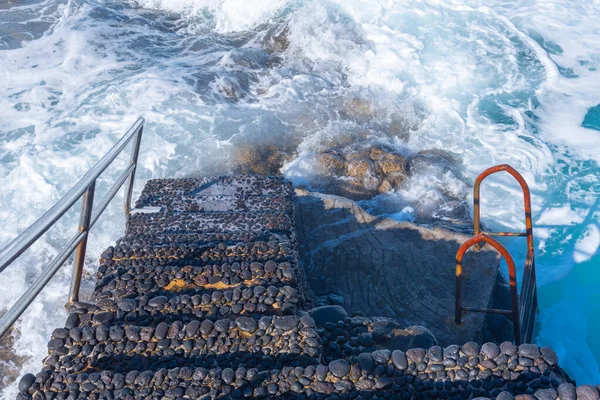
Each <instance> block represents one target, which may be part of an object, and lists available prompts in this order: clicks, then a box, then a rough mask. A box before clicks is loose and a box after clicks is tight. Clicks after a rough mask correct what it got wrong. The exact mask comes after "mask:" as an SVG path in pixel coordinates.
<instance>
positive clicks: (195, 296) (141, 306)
mask: <svg viewBox="0 0 600 400" xmlns="http://www.w3.org/2000/svg"><path fill="white" fill-rule="evenodd" d="M303 301H304V299H303V298H302V297H299V296H298V291H297V290H296V289H295V288H293V287H291V286H283V287H275V286H268V287H267V286H261V285H258V286H240V287H236V288H234V289H227V290H204V291H202V293H197V292H189V293H175V294H174V293H169V292H158V293H144V295H141V296H140V297H135V298H121V299H119V298H116V297H112V296H111V297H106V298H102V299H99V300H98V302H97V303H96V305H95V307H94V308H89V309H85V310H79V311H76V310H74V311H73V312H76V313H77V316H76V317H73V318H76V320H75V321H73V323H74V325H73V326H82V325H87V324H91V325H98V324H113V325H114V324H119V323H121V324H122V323H130V324H136V325H141V326H148V325H157V324H158V323H159V322H168V323H171V322H174V321H182V322H189V321H191V320H194V319H200V320H202V319H211V320H214V319H221V318H234V319H235V318H237V317H238V316H255V317H260V316H261V315H290V314H295V312H296V310H297V308H298V306H302V303H303Z"/></svg>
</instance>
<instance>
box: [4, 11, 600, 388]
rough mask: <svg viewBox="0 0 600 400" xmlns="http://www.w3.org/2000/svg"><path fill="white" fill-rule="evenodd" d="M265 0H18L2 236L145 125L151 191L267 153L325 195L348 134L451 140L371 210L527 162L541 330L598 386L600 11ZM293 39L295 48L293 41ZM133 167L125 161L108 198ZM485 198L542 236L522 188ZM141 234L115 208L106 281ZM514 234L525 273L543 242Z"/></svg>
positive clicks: (7, 281)
mask: <svg viewBox="0 0 600 400" xmlns="http://www.w3.org/2000/svg"><path fill="white" fill-rule="evenodd" d="M249 4H250V3H248V2H243V1H241V0H214V1H213V0H137V1H134V0H129V1H112V0H27V1H19V2H14V1H9V2H7V1H4V2H2V1H1V0H0V185H1V186H2V190H1V191H0V206H1V207H0V221H2V223H3V229H2V230H0V245H4V244H6V243H8V241H9V240H10V239H11V238H13V237H14V236H15V235H17V234H18V233H19V232H21V231H22V230H23V229H25V228H26V227H27V226H28V225H29V224H31V223H32V222H34V221H35V219H36V218H37V217H39V216H40V215H41V214H42V213H43V212H44V211H45V210H46V209H48V208H49V207H50V206H51V205H52V204H53V203H54V202H55V201H57V200H58V199H59V198H60V196H61V195H63V194H64V193H66V192H67V191H68V189H69V188H70V187H71V186H72V185H73V183H74V182H76V181H77V179H79V178H80V177H81V176H82V175H83V174H84V173H85V171H86V170H87V169H88V168H89V167H90V166H91V165H93V163H94V162H96V161H97V160H98V159H99V158H100V157H101V156H102V155H103V154H104V153H105V152H106V151H107V150H108V149H109V148H110V147H111V146H112V144H114V143H115V142H116V140H118V137H119V135H120V134H121V133H122V132H124V131H125V130H126V129H127V127H128V126H129V125H131V124H132V123H133V122H134V121H135V119H136V118H137V117H138V116H144V117H145V118H146V119H147V121H148V123H147V125H146V129H145V133H144V142H143V145H142V151H141V156H140V161H141V167H140V168H139V170H138V177H139V178H140V179H139V183H140V184H141V183H142V182H143V181H144V180H145V179H149V178H154V177H166V176H175V177H177V176H188V175H200V174H217V173H229V172H231V171H232V170H233V167H234V165H235V160H236V153H237V152H238V151H239V150H240V149H242V148H244V146H246V145H248V144H267V145H273V146H275V147H278V148H281V149H284V150H285V151H286V152H288V155H289V162H287V163H286V164H285V165H284V166H283V168H282V170H281V172H282V173H283V174H284V175H285V176H287V177H289V178H291V179H293V180H294V182H296V183H297V184H305V185H309V186H310V185H312V184H313V183H314V182H315V179H316V178H315V176H314V175H315V171H314V166H315V153H316V152H317V151H319V150H322V149H323V148H326V147H327V146H329V145H330V143H336V141H340V140H342V139H341V138H343V140H346V139H347V138H351V139H352V138H353V139H352V140H354V141H356V142H357V143H355V144H357V145H359V146H362V145H371V144H378V145H379V144H382V145H386V146H389V147H392V148H394V149H395V150H396V151H397V152H400V153H401V154H404V155H406V156H407V157H410V156H413V155H415V154H416V153H418V152H419V151H422V150H433V151H439V150H444V151H449V152H452V154H453V155H454V156H455V157H456V158H457V159H458V160H459V161H458V162H457V163H456V165H453V166H452V167H448V168H446V167H445V166H444V165H443V163H439V164H436V165H432V166H430V167H429V168H424V169H423V170H421V171H420V172H419V173H416V174H415V175H414V176H413V177H412V178H411V179H410V180H409V181H408V182H407V183H406V185H405V186H404V187H403V188H402V189H400V190H398V191H397V192H394V193H391V194H388V195H383V196H378V197H376V198H374V199H371V200H370V201H368V202H366V203H365V206H368V208H369V209H370V210H372V212H374V213H382V214H388V215H393V216H395V217H396V218H399V219H410V220H414V221H416V222H418V223H431V222H432V221H433V222H436V221H437V222H439V221H440V220H449V219H452V218H455V217H456V216H457V215H462V214H461V213H462V211H461V210H463V207H464V206H465V204H470V203H471V198H470V196H471V185H472V183H473V180H474V179H475V177H476V176H477V175H478V174H479V173H480V172H481V171H482V170H484V169H485V168H487V167H489V166H491V165H495V164H502V163H509V164H511V165H513V166H514V167H515V168H516V169H517V170H519V171H520V172H521V173H522V174H523V175H524V177H525V179H526V180H527V182H528V183H529V185H530V187H531V190H532V202H533V215H534V233H535V244H536V254H537V271H538V284H539V299H540V314H539V317H538V324H537V335H536V342H538V343H540V344H545V345H550V346H552V347H554V348H555V349H556V350H557V352H558V353H559V355H560V357H561V365H562V366H563V367H564V368H565V369H566V370H567V371H568V372H569V373H570V374H571V375H572V376H573V377H575V378H576V379H577V382H578V383H580V384H582V383H596V384H598V383H600V372H599V367H598V362H599V360H600V344H599V342H598V341H597V339H596V338H598V337H600V323H599V322H598V321H599V319H598V316H599V315H598V314H599V313H600V306H599V304H600V302H599V301H598V300H599V299H598V296H599V295H598V293H599V291H598V290H597V287H598V284H599V283H600V282H599V281H600V272H598V271H599V270H600V268H599V267H600V255H599V253H598V248H599V246H600V226H598V221H599V219H600V212H599V210H598V205H599V201H600V200H599V198H600V178H599V177H600V168H599V166H598V162H600V151H599V150H600V134H599V133H598V130H599V123H600V122H599V121H600V118H599V117H600V116H599V113H600V107H599V106H598V105H599V104H600V57H599V56H598V55H599V54H600V31H599V30H598V28H597V26H598V23H597V21H598V20H600V4H598V2H597V1H592V2H564V1H559V0H555V1H551V0H538V1H535V0H527V1H525V0H522V1H521V0H514V1H506V0H499V1H483V0H470V1H464V0H460V1H459V0H414V1H389V0H369V1H366V0H365V1H359V0H357V1H350V0H331V1H326V0H306V1H304V0H302V1H296V0H295V1H286V0H255V1H253V2H251V6H249ZM274 37H279V38H283V39H281V40H280V41H279V43H278V44H277V45H276V46H274V45H273V40H274V39H273V38H274ZM356 104H359V105H360V107H355V106H353V105H356ZM126 162H127V161H126V159H125V158H124V159H122V160H119V162H118V163H117V165H116V167H115V168H113V169H110V170H109V171H107V175H106V177H105V178H104V179H103V180H102V181H101V182H99V184H98V187H99V191H102V190H106V188H107V187H108V185H109V183H110V181H111V179H114V178H115V177H116V176H118V168H117V167H123V166H124V165H126ZM32 187H33V188H35V190H31V188H32ZM139 189H140V188H139V187H137V188H136V190H139ZM482 195H483V202H482V207H483V210H482V215H483V220H484V222H485V223H486V225H488V226H489V227H492V228H494V229H502V230H522V229H524V223H523V209H522V199H521V194H520V188H519V187H518V185H517V184H516V183H515V182H514V181H512V180H511V179H509V177H507V176H494V177H493V178H491V179H490V180H489V182H486V183H485V184H484V186H483V188H482ZM469 207H470V206H469ZM463 216H464V215H463ZM76 224H77V216H76V215H75V213H73V214H70V215H68V216H67V217H66V218H65V220H62V221H61V222H60V224H59V225H58V226H57V227H56V228H55V229H53V230H52V231H51V232H50V233H49V235H48V236H47V237H45V239H44V240H43V241H42V242H41V243H39V244H38V245H36V246H35V247H34V248H33V249H32V251H31V252H29V253H27V254H25V255H24V257H22V258H21V259H20V260H19V262H18V263H16V264H15V265H14V266H12V267H11V268H10V269H9V270H8V271H7V272H8V274H6V276H4V275H3V276H2V278H1V279H2V283H3V290H2V291H1V292H0V302H1V303H2V304H4V305H6V306H8V305H9V304H11V303H12V302H14V301H15V299H16V298H17V297H18V295H19V294H20V293H21V292H22V290H23V289H24V288H25V287H27V286H28V285H29V284H30V283H31V282H32V280H33V279H34V277H35V276H37V274H39V272H40V271H41V269H42V266H43V265H44V262H46V261H47V260H48V259H49V258H50V257H51V256H52V255H53V254H56V252H57V249H58V248H59V247H60V244H62V243H65V241H66V240H67V238H68V237H69V236H70V234H71V233H72V232H73V231H72V229H74V228H75V227H76ZM122 226H123V216H122V214H121V211H120V208H119V205H118V204H115V205H114V206H111V207H110V208H109V209H108V211H107V214H106V216H105V218H104V219H102V220H101V221H100V223H99V225H98V226H97V230H96V232H95V233H94V235H95V236H94V237H93V240H92V241H91V243H92V244H91V247H90V249H89V254H90V259H89V260H88V262H89V265H88V270H87V273H88V275H87V278H86V280H85V282H84V285H85V287H86V288H87V289H88V290H89V288H90V287H91V285H92V279H91V276H92V272H93V270H94V268H95V266H96V257H95V256H92V255H97V254H100V252H101V250H102V249H103V248H104V247H106V246H107V245H108V244H109V243H111V242H112V241H114V239H115V238H117V237H118V236H119V235H120V234H121V233H122ZM505 243H506V244H507V246H509V248H510V250H511V251H512V252H514V254H515V255H516V259H517V260H518V261H519V265H520V264H521V263H522V261H523V255H524V246H525V245H524V243H522V242H519V241H518V239H513V240H510V241H508V240H507V241H506V242H505ZM68 285H69V272H68V267H67V268H64V270H63V271H61V272H59V274H58V275H57V276H56V278H55V279H53V281H52V282H51V284H50V287H49V288H48V289H47V290H45V291H44V292H42V295H41V297H40V298H39V299H38V300H37V301H36V302H35V303H34V304H33V305H32V307H31V308H30V309H29V310H28V311H27V313H26V314H25V318H24V319H23V320H22V321H21V322H19V323H18V325H17V330H16V333H15V335H14V343H13V344H12V348H11V349H10V350H11V351H12V352H14V354H15V357H14V360H0V370H1V371H3V373H4V374H5V376H4V377H3V378H0V389H1V388H3V387H6V389H5V390H4V392H3V395H5V396H6V397H7V398H11V396H12V395H13V394H14V393H15V390H16V387H15V383H14V382H15V381H14V376H17V375H19V374H20V373H22V372H24V371H33V370H38V369H39V368H40V366H41V360H42V358H43V356H44V354H45V348H46V342H47V340H48V337H49V335H50V333H51V331H52V328H53V326H54V321H57V320H60V319H62V318H64V311H63V310H62V307H63V305H64V303H65V301H66V297H65V296H66V295H65V294H66V293H67V291H68ZM39 321H45V322H47V323H39Z"/></svg>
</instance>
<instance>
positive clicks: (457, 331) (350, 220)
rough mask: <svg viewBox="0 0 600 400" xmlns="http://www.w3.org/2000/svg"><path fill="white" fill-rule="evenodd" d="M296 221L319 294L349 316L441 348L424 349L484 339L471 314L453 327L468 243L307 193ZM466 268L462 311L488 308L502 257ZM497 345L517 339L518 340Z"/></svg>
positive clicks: (485, 256)
mask: <svg viewBox="0 0 600 400" xmlns="http://www.w3.org/2000/svg"><path fill="white" fill-rule="evenodd" d="M296 221H298V225H297V231H298V236H299V243H300V246H301V247H300V253H301V257H302V262H303V265H304V267H305V268H306V270H307V271H306V276H307V277H308V279H309V283H310V286H311V289H312V290H313V291H314V293H315V295H317V296H324V295H327V294H329V293H338V294H340V295H341V296H343V298H344V300H345V304H344V308H346V309H347V311H348V312H349V313H354V312H361V313H363V314H365V315H373V314H375V315H377V314H384V316H387V317H390V318H393V319H395V320H397V321H400V322H401V325H402V326H403V327H406V326H410V325H413V324H417V323H418V324H419V325H424V326H426V327H427V328H428V329H430V331H431V332H432V333H433V336H434V337H435V338H436V339H437V342H438V343H435V342H434V343H431V341H430V342H429V343H427V344H425V343H420V344H419V345H421V346H423V347H427V348H429V347H431V346H432V345H434V344H439V345H448V344H452V343H465V342H468V341H470V340H473V341H481V340H482V338H483V335H484V332H485V331H486V326H485V315H484V314H481V313H466V314H465V315H464V318H463V325H461V326H457V325H455V324H454V322H453V319H454V299H455V293H454V283H455V268H456V265H455V256H456V252H457V250H458V248H459V246H460V244H461V243H462V242H463V241H464V240H466V239H467V237H466V236H464V235H461V234H457V233H454V232H450V231H447V230H444V229H441V228H435V229H427V228H424V227H420V226H416V225H414V224H411V223H408V222H396V221H393V220H391V219H385V218H376V217H373V216H371V215H369V214H367V213H366V212H365V211H364V210H363V209H362V208H360V207H359V206H358V205H357V204H356V203H355V202H353V201H351V200H348V199H345V198H342V197H338V196H332V195H323V194H319V193H310V192H307V191H303V190H297V197H296ZM464 265H465V268H464V281H463V288H464V294H463V304H465V305H469V306H472V307H481V308H486V307H488V305H489V304H490V303H491V302H492V298H493V296H494V294H495V285H497V282H496V281H495V280H494V279H490V276H493V277H496V276H497V275H498V268H499V257H498V254H497V253H496V252H495V251H493V250H489V249H487V248H484V251H481V252H479V253H477V256H476V257H474V256H473V254H472V253H467V254H466V257H465V261H464ZM416 266H419V267H418V268H417V267H416ZM422 266H426V268H427V270H426V271H424V270H423V268H422ZM431 277H435V279H432V278H431ZM497 339H498V340H499V341H501V340H512V334H511V336H510V337H504V338H497ZM415 346H418V345H417V343H414V342H412V343H408V344H406V345H398V346H396V347H395V348H400V349H407V348H408V347H415Z"/></svg>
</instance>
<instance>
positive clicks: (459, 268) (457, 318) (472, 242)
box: [454, 233, 521, 344]
mask: <svg viewBox="0 0 600 400" xmlns="http://www.w3.org/2000/svg"><path fill="white" fill-rule="evenodd" d="M480 242H485V243H487V244H489V245H490V246H492V247H493V248H495V249H496V250H498V252H499V253H500V254H501V255H502V257H504V259H505V260H506V264H507V265H508V278H509V281H510V300H511V304H512V310H496V309H492V308H475V307H465V306H463V305H462V282H463V257H464V255H465V253H466V251H467V250H469V249H470V248H471V247H473V246H476V245H478V244H479V243H480ZM464 311H470V312H483V313H494V314H507V315H510V316H511V317H512V320H513V331H514V335H515V342H516V344H521V320H520V317H521V314H520V313H519V300H518V293H517V269H516V268H515V262H514V260H513V258H512V257H511V255H510V253H509V252H508V251H507V250H506V248H505V247H504V246H502V245H501V244H500V242H498V241H497V240H496V239H494V238H492V237H491V236H488V235H486V234H485V233H480V234H478V235H475V236H473V237H472V238H470V239H469V240H467V241H466V242H464V243H463V244H462V246H460V248H459V249H458V252H457V253H456V304H455V314H454V322H455V323H456V324H457V325H460V324H462V314H463V312H464Z"/></svg>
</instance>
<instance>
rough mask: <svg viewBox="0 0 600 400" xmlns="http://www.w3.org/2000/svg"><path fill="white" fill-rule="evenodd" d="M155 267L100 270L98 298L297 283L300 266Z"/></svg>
mask: <svg viewBox="0 0 600 400" xmlns="http://www.w3.org/2000/svg"><path fill="white" fill-rule="evenodd" d="M242 265H243V264H238V263H233V264H231V265H230V264H223V265H218V264H213V265H207V266H204V267H202V266H191V265H184V266H178V265H171V266H165V267H162V266H156V267H155V266H152V265H149V264H146V265H143V264H138V265H132V264H131V262H127V263H121V262H120V263H119V264H116V265H113V266H111V267H110V268H108V267H107V269H106V270H105V271H103V272H99V273H98V282H97V284H96V288H95V290H94V293H93V298H94V299H98V300H99V299H103V298H111V297H112V298H115V299H116V298H123V297H133V296H143V295H145V294H147V293H163V294H166V293H178V292H182V291H185V292H188V293H194V292H195V293H198V294H202V293H204V292H205V291H207V290H214V289H217V290H227V289H231V290H233V289H235V288H239V287H249V286H264V287H269V286H275V287H283V286H289V285H292V286H296V283H297V277H296V269H295V268H294V267H293V266H292V264H291V263H288V262H282V263H276V262H274V261H267V262H266V263H264V264H263V263H258V262H254V263H250V264H247V263H246V265H243V267H245V268H242Z"/></svg>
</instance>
